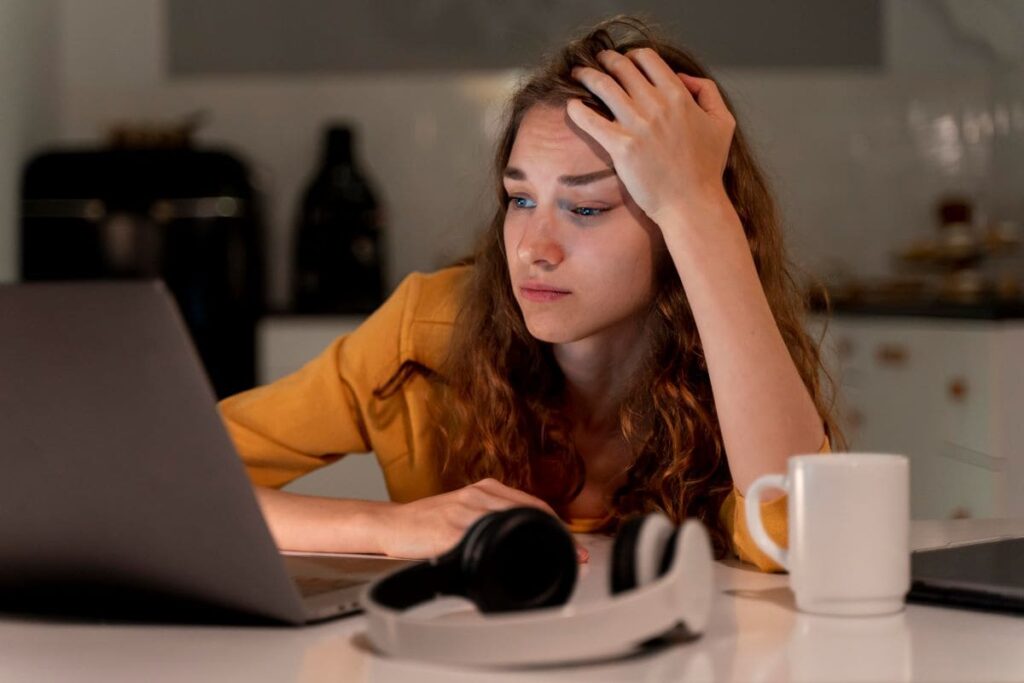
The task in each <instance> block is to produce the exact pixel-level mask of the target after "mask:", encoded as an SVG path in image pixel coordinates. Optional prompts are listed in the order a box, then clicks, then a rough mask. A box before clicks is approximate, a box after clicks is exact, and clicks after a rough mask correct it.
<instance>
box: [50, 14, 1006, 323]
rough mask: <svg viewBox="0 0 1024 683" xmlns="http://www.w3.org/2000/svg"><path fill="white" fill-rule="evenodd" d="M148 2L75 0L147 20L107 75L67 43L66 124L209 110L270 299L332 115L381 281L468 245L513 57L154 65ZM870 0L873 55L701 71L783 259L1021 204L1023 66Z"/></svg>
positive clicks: (844, 259) (831, 268) (933, 20)
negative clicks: (381, 207)
mask: <svg viewBox="0 0 1024 683" xmlns="http://www.w3.org/2000/svg"><path fill="white" fill-rule="evenodd" d="M136 2H138V3H141V5H139V7H136V6H135V5H134V4H132V3H136ZM62 4H64V5H66V6H67V7H68V8H69V9H67V10H66V15H65V21H64V23H65V30H64V34H65V37H66V38H67V40H69V41H73V40H78V41H82V40H85V39H86V38H87V37H88V36H91V35H92V34H90V33H89V31H93V32H95V31H96V30H98V29H97V28H96V27H97V25H98V24H97V22H96V21H92V20H88V21H87V20H85V19H83V18H82V17H81V16H80V15H81V10H80V8H78V9H75V8H73V7H72V5H74V4H75V3H74V2H73V0H64V1H63V3H62ZM161 4H162V0H130V2H129V0H96V1H95V2H94V3H92V4H91V5H90V11H94V12H99V13H100V14H102V15H103V16H118V17H121V16H127V17H128V18H129V20H131V21H132V22H133V26H134V27H135V29H137V30H138V31H140V32H141V33H140V35H142V36H143V37H144V39H143V38H139V39H136V40H134V42H133V43H132V45H134V46H135V47H134V48H133V50H134V52H133V54H132V55H127V56H126V57H125V58H124V63H123V64H122V65H121V67H119V69H118V70H114V71H113V72H111V73H112V74H113V75H112V76H110V77H106V76H101V74H100V73H99V72H98V71H97V69H96V68H95V65H97V64H100V63H102V59H113V58H115V57H117V55H114V54H113V52H114V51H112V50H109V49H106V48H104V47H103V44H102V43H101V44H98V45H97V47H95V48H94V49H91V50H85V49H79V51H78V52H74V51H71V52H68V53H67V54H65V62H67V64H65V68H64V71H65V72H66V78H65V81H64V87H63V90H62V102H61V105H62V106H61V109H60V111H61V115H62V123H61V125H60V136H59V137H60V138H61V139H62V140H64V141H79V142H92V141H95V140H96V138H97V136H98V135H100V134H101V133H102V131H104V130H105V129H106V128H107V127H108V126H109V125H110V124H112V123H114V122H117V121H123V120H160V119H174V118H177V117H181V116H184V115H186V114H188V113H190V112H193V111H195V110H197V109H202V110H205V111H206V112H208V114H209V123H208V125H207V126H206V127H205V128H203V129H202V131H201V132H200V135H199V138H200V140H202V141H204V142H209V143H211V144H222V145H226V146H228V147H231V148H234V149H235V150H237V151H238V152H240V153H241V154H242V155H243V156H244V157H245V158H246V159H247V160H248V161H249V162H250V163H251V166H252V168H253V169H254V171H255V175H256V179H257V180H258V182H259V184H260V186H261V188H262V189H263V191H264V193H265V202H266V209H267V212H266V213H267V219H268V238H269V244H268V254H269V257H270V283H269V284H270V293H271V296H272V299H273V302H274V303H275V304H277V305H281V304H283V303H285V301H286V299H287V297H288V277H289V270H290V264H291V257H290V249H291V234H292V230H293V223H294V217H295V211H296V201H297V198H298V195H299V192H300V190H301V188H302V187H303V185H304V183H305V182H306V181H307V179H308V177H309V175H310V174H311V173H312V171H313V167H314V164H315V162H316V158H317V156H318V147H319V144H320V136H321V129H322V126H323V124H324V123H325V122H326V121H328V120H332V119H350V120H353V121H355V122H356V124H357V126H358V129H359V137H360V139H359V142H358V145H359V148H358V152H359V155H360V157H361V159H362V160H363V162H364V164H365V166H366V168H367V170H368V172H369V174H370V175H371V177H372V179H373V180H374V181H375V182H376V184H377V186H378V188H379V189H380V190H381V192H382V194H383V196H384V198H385V201H386V203H387V208H388V214H387V215H388V223H389V224H388V228H389V232H388V236H387V242H386V244H387V247H388V250H389V264H388V265H389V271H390V280H391V282H392V283H396V282H397V281H398V280H399V279H400V278H401V277H402V276H403V275H405V274H406V273H407V272H409V271H411V270H430V269H433V268H436V267H438V266H439V265H442V264H443V263H445V262H446V261H448V260H450V259H452V258H454V257H456V256H458V255H461V254H462V253H463V252H464V251H466V250H467V249H468V248H469V247H470V244H471V241H472V234H473V232H474V230H475V229H476V228H477V227H479V226H480V225H481V224H482V222H483V221H484V220H486V217H487V215H488V213H489V210H490V207H491V204H490V202H491V201H492V198H491V186H490V184H489V180H490V176H489V174H490V157H491V154H492V150H493V145H494V140H495V136H496V134H497V125H498V123H497V122H498V120H499V114H500V113H501V108H502V106H503V104H504V99H505V97H506V96H507V93H508V92H509V91H510V89H511V87H512V85H513V84H514V81H515V79H516V78H517V77H518V76H519V75H520V73H519V72H478V73H474V72H463V73H459V74H448V73H434V74H431V73H418V74H408V75H403V74H393V75H389V76H386V77H381V76H378V75H371V76H364V77H359V76H341V75H338V76H331V75H322V76H309V77H305V78H303V77H289V78H281V77H270V76H268V77H256V76H252V77H238V76H233V77H224V78H207V79H186V80H175V79H168V78H167V76H166V74H163V73H156V72H154V69H157V71H159V66H160V65H161V64H162V63H163V62H162V59H163V57H162V56H161V54H159V53H160V50H161V48H160V46H161V45H163V44H164V43H163V38H162V33H161V32H162V30H163V28H162V27H161V26H159V25H156V24H154V22H153V21H152V17H154V16H158V8H159V7H160V6H161ZM129 5H131V8H129V7H128V6H129ZM884 7H885V16H886V62H887V68H886V69H885V71H883V72H859V71H855V70H827V69H821V70H800V71H796V70H792V71H786V70H776V69H771V70H749V71H735V70H733V71H721V72H718V73H716V76H717V78H718V79H719V80H720V81H721V82H722V84H723V86H724V88H725V89H726V91H727V92H728V93H729V94H730V96H731V97H732V98H733V103H734V106H735V108H736V110H737V114H738V117H739V119H740V123H741V125H743V126H744V128H745V130H746V131H747V133H748V138H749V139H751V141H752V142H753V144H754V145H755V148H756V150H757V152H758V158H759V159H760V161H761V163H762V165H763V167H764V168H765V170H766V172H767V173H768V174H769V177H770V179H771V181H772V184H773V187H774V189H775V191H776V195H777V197H778V200H779V203H780V206H781V208H782V211H783V216H784V219H785V227H786V231H787V237H788V242H789V244H790V247H791V251H792V253H793V256H794V258H795V260H796V261H797V262H798V263H801V264H803V265H805V266H806V267H808V268H809V269H811V270H812V271H816V272H819V273H821V274H823V275H829V274H831V273H836V272H840V271H846V272H850V273H856V274H860V275H865V276H877V275H882V274H884V273H886V272H888V271H889V270H890V268H891V258H890V253H891V252H892V251H893V250H894V249H896V248H898V247H899V246H901V245H903V244H905V243H906V242H907V241H909V240H911V239H914V238H916V237H921V236H925V235H929V234H931V233H932V232H934V230H935V227H936V224H937V223H936V215H935V202H936V200H937V198H938V196H939V195H940V194H941V193H943V192H948V191H958V192H966V193H968V194H970V195H971V196H972V197H974V198H975V199H976V200H977V201H979V202H980V203H981V206H980V208H981V209H982V210H983V211H984V212H986V213H987V214H989V215H991V216H994V217H1013V218H1017V219H1024V192H1021V189H1022V185H1024V67H1022V66H1020V65H1016V66H1014V65H1012V64H1004V63H1002V62H1000V61H998V59H997V58H996V57H995V56H994V55H993V54H992V52H991V50H989V49H988V48H986V47H985V46H984V45H981V44H979V43H978V42H977V41H976V40H974V39H972V38H971V37H970V36H967V35H965V34H964V32H963V29H962V27H960V28H958V27H957V25H956V24H955V22H953V21H952V18H951V17H950V16H949V13H948V10H947V9H944V7H945V6H944V5H943V4H941V3H933V2H923V1H921V0H898V1H897V0H889V1H887V2H886V3H885V5H884ZM132 8H134V9H132ZM129 10H130V11H129ZM133 17H134V18H133ZM87 29H88V30H87ZM87 34H88V36H87ZM147 36H148V37H147ZM135 53H138V54H135ZM101 58H102V59H101ZM76 65H77V66H76ZM90 65H93V66H90ZM133 65H135V66H133ZM154 65H156V66H154ZM712 66H713V65H712ZM85 72H87V73H85ZM76 74H77V75H76Z"/></svg>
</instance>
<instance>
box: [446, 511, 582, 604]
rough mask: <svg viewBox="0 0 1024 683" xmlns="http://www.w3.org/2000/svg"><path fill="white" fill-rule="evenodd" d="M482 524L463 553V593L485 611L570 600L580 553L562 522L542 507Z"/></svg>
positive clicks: (497, 516) (501, 515)
mask: <svg viewBox="0 0 1024 683" xmlns="http://www.w3.org/2000/svg"><path fill="white" fill-rule="evenodd" d="M477 524H479V527H477V526H476V525H474V527H472V528H471V530H474V529H475V533H473V534H470V533H469V532H467V534H466V537H465V543H464V546H463V547H462V549H461V565H462V572H461V573H462V577H463V581H464V589H465V590H464V592H463V593H462V594H463V595H465V596H466V597H467V598H469V599H470V600H471V601H472V602H473V603H474V604H475V605H476V606H477V608H478V609H479V610H480V611H481V612H485V613H487V612H509V611H516V610H524V609H534V608H538V607H550V606H553V605H561V604H564V603H565V602H567V601H568V599H569V596H570V594H571V593H572V589H573V587H574V586H575V585H576V572H577V563H576V548H575V544H574V543H573V540H572V536H571V535H570V534H569V532H568V530H566V529H565V527H564V526H562V523H561V522H560V521H559V520H557V519H555V518H554V517H552V516H551V515H550V514H548V513H546V512H543V511H541V510H538V509H537V508H532V507H518V508H511V509H508V510H502V511H499V512H492V513H490V514H488V515H486V516H485V517H484V518H482V519H481V520H478V522H477ZM460 545H463V544H460Z"/></svg>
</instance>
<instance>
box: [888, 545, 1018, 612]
mask: <svg viewBox="0 0 1024 683" xmlns="http://www.w3.org/2000/svg"><path fill="white" fill-rule="evenodd" d="M910 566H911V577H912V584H911V587H910V593H909V594H908V595H907V600H908V602H920V603H932V604H942V605H948V606H951V607H965V608H970V609H982V610H993V611H999V612H1014V613H1018V614H1024V538H1000V539H996V540H990V541H982V542H980V543H972V544H969V545H960V546H954V547H951V548H939V549H936V550H923V551H918V552H915V553H913V554H912V555H911V564H910Z"/></svg>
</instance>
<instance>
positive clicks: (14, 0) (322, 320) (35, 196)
mask: <svg viewBox="0 0 1024 683" xmlns="http://www.w3.org/2000/svg"><path fill="white" fill-rule="evenodd" d="M619 12H624V13H644V14H646V15H647V16H648V17H649V18H651V19H653V20H654V21H656V22H658V23H659V24H661V26H662V27H663V28H664V29H665V31H666V33H668V35H670V36H671V37H674V38H675V39H677V40H678V41H679V42H681V43H682V44H683V45H686V46H688V47H690V48H691V49H693V50H694V51H695V52H696V54H697V55H698V56H699V57H700V58H702V59H703V61H704V62H705V63H706V64H707V65H708V66H709V67H710V69H711V71H712V75H713V76H714V77H715V78H716V79H717V80H718V81H719V82H720V84H721V85H722V87H723V89H724V90H725V91H726V92H727V94H728V95H729V96H730V97H731V99H732V102H733V105H734V108H735V110H736V111H735V113H736V115H737V118H738V120H739V122H740V125H741V126H743V127H744V128H745V130H746V132H747V134H748V136H749V137H750V138H751V139H752V141H753V144H754V147H755V150H756V152H757V153H758V154H759V159H760V161H761V163H762V164H763V166H764V168H765V170H766V171H767V173H768V175H769V177H770V180H771V182H772V183H773V187H774V189H775V192H776V195H777V197H778V200H779V202H780V206H781V209H782V212H783V216H784V222H785V227H786V234H787V239H788V244H789V248H790V251H791V254H792V257H793V260H794V261H795V262H796V264H797V265H798V266H800V267H801V268H802V269H803V272H804V273H805V275H804V280H803V281H804V283H805V286H806V287H807V288H808V296H809V297H810V299H811V300H812V303H814V304H815V305H816V306H817V307H818V312H817V313H816V314H815V315H812V316H811V317H810V318H809V320H808V325H809V326H811V327H812V328H814V329H815V330H817V331H819V332H823V333H824V334H825V348H826V352H827V357H828V362H829V367H830V368H831V369H832V371H833V374H834V375H835V376H836V379H837V381H838V385H839V387H840V391H839V394H838V396H837V400H838V401H839V404H840V410H841V414H842V419H843V422H844V425H845V427H846V429H847V432H848V436H849V438H850V442H851V447H853V448H857V449H860V450H885V451H896V452H906V453H909V454H910V455H911V457H912V460H913V465H914V468H913V471H914V477H913V480H912V481H913V492H912V497H913V506H914V510H913V511H914V514H915V516H919V517H922V516H925V517H949V516H954V517H957V516H959V517H965V516H980V517H984V516H1010V515H1024V507H1022V506H1024V502H1018V501H1024V457H1022V454H1021V450H1020V448H1019V446H1018V444H1019V443H1021V442H1022V441H1024V432H1022V427H1020V426H1019V425H1018V424H1017V422H1019V419H1018V418H1017V417H1016V416H1018V415H1020V414H1024V390H1022V389H1021V388H1020V387H1024V355H1022V353H1021V351H1022V350H1024V332H1022V330H1024V324H1022V323H1024V305H1022V303H1024V295H1022V294H1021V290H1022V278H1024V254H1022V253H1021V250H1020V249H1019V248H1018V246H1019V242H1020V240H1021V222H1022V221H1024V3H1020V2H1015V1H1014V0H861V1H859V2H838V1H837V2H814V1H811V0H806V1H795V0H780V1H776V2H772V3H758V2H738V1H735V0H729V1H722V0H700V1H694V0H686V1H682V2H680V1H679V0H673V1H669V0H662V1H660V2H659V1H654V0H649V1H647V2H639V1H636V2H630V1H624V0H619V1H616V2H611V1H607V0H592V1H586V2H585V1H583V0H560V1H557V0H555V1H541V0H530V1H527V0H520V1H517V2H512V3H500V4H499V3H494V2H484V1H483V0H476V1H474V0H420V1H417V2H407V3H380V2H366V1H357V0H349V1H346V2H341V1H330V0H289V1H287V2H286V1H285V0H266V1H265V2H260V3H251V2H245V1H244V0H205V1H201V0H0V92H2V93H3V97H2V98H0V282H17V281H20V280H37V279H68V278H97V277H162V278H164V279H165V280H166V281H167V282H168V284H169V286H170V288H171V290H172V292H173V293H174V294H175V296H176V298H177V300H178V303H179V305H180V306H181V308H182V311H183V314H184V315H185V318H186V320H187V322H188V324H189V328H190V331H191V332H192V334H193V337H194V339H195V340H196V343H197V347H198V348H199V351H200V353H201V355H202V357H203V361H204V363H205V365H206V369H207V371H208V372H209V374H210V375H211V380H212V382H213V384H214V387H215V390H216V391H217V393H218V395H219V396H225V395H228V394H230V393H234V392H235V391H239V390H242V389H244V388H247V387H249V386H252V385H253V384H256V383H263V382H268V381H271V380H273V379H275V378H277V377H280V376H281V375H283V374H285V373H287V372H290V371H292V370H294V369H296V368H297V367H298V366H299V365H301V364H302V363H303V362H304V361H305V360H308V359H309V358H311V357H312V356H313V355H315V354H316V353H318V352H319V351H320V350H321V349H322V348H323V347H324V346H326V344H327V343H328V342H329V341H330V339H331V338H333V337H334V336H336V335H337V334H339V333H342V332H344V331H345V330H348V329H351V328H352V327H353V326H355V325H358V323H359V321H360V320H361V319H362V318H363V317H364V316H365V314H366V312H367V311H369V310H372V309H373V307H374V306H376V305H377V304H378V303H379V302H380V300H382V298H383V297H385V296H386V295H387V294H388V293H389V292H390V291H391V289H392V288H393V287H394V286H395V285H396V284H397V283H398V282H399V281H400V280H401V279H402V278H403V277H404V276H405V275H407V274H408V273H410V272H412V271H414V270H420V271H429V270H433V269H436V268H438V267H441V266H443V265H445V264H447V263H449V262H450V261H452V260H453V259H455V258H457V257H458V256H461V255H463V254H464V253H466V252H467V251H468V249H469V248H470V245H471V242H472V236H473V234H474V232H475V231H476V230H477V229H478V228H479V227H481V225H482V224H483V222H484V221H485V220H486V218H487V216H488V215H489V214H490V212H491V211H492V210H493V207H492V203H493V197H492V196H491V193H492V191H493V190H492V188H491V185H490V180H491V178H490V175H489V173H490V157H491V153H492V150H493V147H494V144H495V138H496V134H497V129H498V125H499V122H500V117H501V113H502V107H503V105H504V103H505V98H506V97H507V95H508V93H509V92H510V90H511V89H512V87H514V85H515V83H516V81H517V79H518V78H520V77H521V76H522V75H523V74H524V73H525V71H524V70H525V69H527V68H529V66H530V65H533V64H535V63H537V62H538V60H539V59H540V58H541V57H542V56H543V55H544V54H545V53H546V51H548V50H551V49H552V48H554V47H556V46H558V45H559V44H561V43H562V42H564V40H565V38H566V37H567V36H569V35H572V34H574V33H575V32H577V31H578V30H579V29H580V28H581V27H584V26H586V25H588V24H590V23H593V22H595V21H597V20H599V19H601V18H604V17H607V16H609V15H612V14H615V13H619ZM816 282H817V283H821V284H822V285H823V286H824V289H823V288H821V287H816V286H815V285H814V283H816ZM826 291H827V293H828V295H829V297H830V299H831V301H832V304H833V308H834V310H833V313H832V314H831V315H828V316H827V315H825V314H824V313H822V312H821V310H820V308H821V306H822V305H823V302H824V298H825V297H824V294H823V292H826ZM826 320H827V321H828V322H829V325H828V330H827V332H824V328H825V322H826ZM309 486H312V487H314V488H315V487H316V486H317V484H316V483H315V482H314V483H313V484H309ZM331 486H334V484H331ZM359 487H360V488H359V490H358V493H360V494H361V497H373V496H377V495H384V492H383V489H382V488H381V485H380V484H379V482H376V483H374V482H371V483H360V484H359ZM375 487H376V488H375ZM331 491H332V492H334V494H335V495H338V490H337V489H336V488H331Z"/></svg>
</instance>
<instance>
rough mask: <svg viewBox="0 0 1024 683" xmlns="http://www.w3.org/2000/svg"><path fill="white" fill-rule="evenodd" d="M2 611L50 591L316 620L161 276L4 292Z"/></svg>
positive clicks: (0, 331) (0, 314) (0, 296)
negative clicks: (71, 589) (8, 603)
mask: <svg viewBox="0 0 1024 683" xmlns="http://www.w3.org/2000/svg"><path fill="white" fill-rule="evenodd" d="M0 453H2V454H3V469H2V471H0V501H2V507H3V514H0V609H2V608H3V606H4V602H5V598H4V597H3V596H4V595H6V596H7V598H8V599H10V598H11V597H13V596H17V595H22V596H23V595H26V594H33V595H34V594H35V591H34V589H37V588H39V587H44V586H65V587H66V586H75V587H76V589H75V590H76V594H77V595H81V594H82V593H81V591H80V590H79V589H81V590H91V591H97V594H102V593H103V592H104V589H110V591H111V592H114V593H117V594H120V593H122V592H123V591H124V590H126V589H131V590H133V591H134V592H135V593H136V594H138V595H151V596H162V597H163V598H167V599H170V600H171V601H173V602H176V603H178V604H183V603H184V602H191V603H195V604H196V605H203V606H207V607H210V608H211V609H214V610H226V611H230V612H237V613H244V614H248V615H253V616H256V617H261V618H264V619H269V620H274V621H284V622H288V623H296V624H297V623H302V622H304V621H305V617H304V610H303V606H302V602H301V600H300V598H299V596H298V594H297V592H296V591H295V589H294V587H293V586H292V583H291V581H290V580H289V578H288V575H287V573H286V570H285V566H284V562H283V561H282V559H281V557H280V555H279V553H278V551H277V548H276V546H275V544H274V542H273V539H272V538H271V536H270V533H269V531H268V530H267V527H266V525H265V523H264V521H263V517H262V515H261V513H260V510H259V508H258V505H257V503H256V499H255V496H254V494H253V491H252V488H251V485H250V483H249V480H248V477H247V476H246V474H245V471H244V468H243V465H242V463H241V461H240V459H239V458H238V457H237V455H236V453H235V450H234V447H233V444H232V443H231V441H230V439H229V437H228V435H227V433H226V431H225V429H224V426H223V424H222V422H221V419H220V415H219V413H218V411H217V409H216V400H215V397H214V393H213V390H212V388H211V386H210V384H209V382H208V381H207V379H206V376H205V375H204V373H203V371H202V367H201V365H200V362H199V359H198V357H197V355H196V352H195V349H194V347H193V345H192V342H191V339H190V338H189V336H188V333H187V331H186V328H185V325H184V322H183V320H182V318H181V316H180V314H179V313H178V310H177V307H176V306H175V304H174V301H173V299H172V298H171V295H170V294H169V292H168V291H167V289H166V287H165V286H164V285H163V283H162V282H160V281H141V282H140V281H134V282H123V281H118V282H44V283H31V284H17V285H5V286H0Z"/></svg>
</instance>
